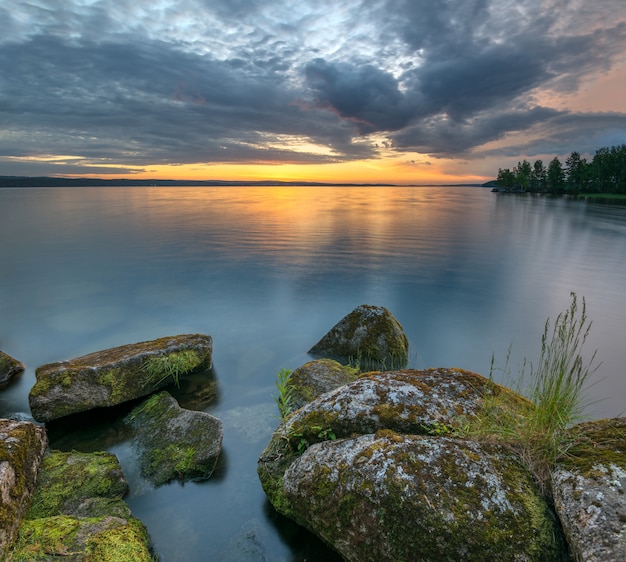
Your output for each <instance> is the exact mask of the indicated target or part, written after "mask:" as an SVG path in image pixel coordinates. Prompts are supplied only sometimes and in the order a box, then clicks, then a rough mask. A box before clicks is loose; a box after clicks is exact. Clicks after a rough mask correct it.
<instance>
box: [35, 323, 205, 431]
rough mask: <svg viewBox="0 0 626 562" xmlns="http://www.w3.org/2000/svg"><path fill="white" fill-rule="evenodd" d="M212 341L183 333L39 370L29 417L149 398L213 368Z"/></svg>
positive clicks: (51, 417) (52, 416) (45, 417)
mask: <svg viewBox="0 0 626 562" xmlns="http://www.w3.org/2000/svg"><path fill="white" fill-rule="evenodd" d="M212 349H213V341H212V339H211V337H210V336H206V335H202V334H183V335H179V336H172V337H165V338H159V339H157V340H151V341H147V342H141V343H135V344H129V345H123V346H120V347H114V348H110V349H106V350H103V351H98V352H95V353H91V354H89V355H84V356H82V357H77V358H75V359H70V360H69V361H62V362H59V363H50V364H47V365H42V366H41V367H39V368H37V370H36V376H37V381H36V383H35V385H34V386H33V388H32V389H31V391H30V395H29V403H30V408H31V411H32V414H33V417H34V418H35V419H36V420H38V421H43V422H47V421H51V420H54V419H58V418H61V417H64V416H68V415H70V414H75V413H78V412H85V411H87V410H91V409H94V408H103V407H108V406H115V405H117V404H121V403H122V402H126V401H128V400H133V399H135V398H140V397H142V396H146V395H148V394H151V393H153V392H154V391H155V390H158V389H159V388H161V387H163V386H166V385H168V384H172V383H178V380H179V378H180V377H184V376H186V375H188V374H190V373H193V372H195V371H198V370H200V369H209V368H210V367H211V364H212Z"/></svg>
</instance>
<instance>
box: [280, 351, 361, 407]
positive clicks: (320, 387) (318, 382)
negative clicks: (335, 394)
mask: <svg viewBox="0 0 626 562" xmlns="http://www.w3.org/2000/svg"><path fill="white" fill-rule="evenodd" d="M358 374H359V370H358V369H355V368H353V367H349V366H346V365H342V364H341V363H338V362H337V361H334V360H332V359H316V360H315V361H309V362H308V363H305V364H304V365H302V366H301V367H298V368H297V369H295V370H294V371H293V373H291V376H290V377H289V384H290V385H291V388H292V393H291V402H290V406H291V408H292V409H293V410H297V409H298V408H301V407H302V406H304V405H305V404H308V403H309V402H312V401H313V400H315V399H316V398H317V397H318V396H321V395H322V394H324V393H326V392H329V391H331V390H333V389H335V388H337V387H340V386H343V385H344V384H348V383H349V382H352V381H354V380H356V378H357V375H358Z"/></svg>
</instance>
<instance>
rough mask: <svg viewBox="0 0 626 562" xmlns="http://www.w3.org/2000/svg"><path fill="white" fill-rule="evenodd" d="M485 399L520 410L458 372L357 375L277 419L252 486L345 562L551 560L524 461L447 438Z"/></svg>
mask: <svg viewBox="0 0 626 562" xmlns="http://www.w3.org/2000/svg"><path fill="white" fill-rule="evenodd" d="M486 394H490V395H497V396H500V397H502V403H503V404H504V403H510V404H511V408H515V407H516V405H518V404H520V403H521V402H525V401H524V400H523V399H522V398H521V397H519V396H518V395H516V394H514V393H512V392H511V391H509V390H507V389H505V388H504V387H501V386H499V385H496V384H494V383H493V382H491V381H489V380H488V379H485V378H484V377H481V376H480V375H478V374H476V373H471V372H468V371H462V370H459V369H429V370H424V371H415V370H401V371H393V372H386V373H367V374H365V375H362V376H361V377H359V378H358V379H357V380H356V381H354V382H351V383H348V384H346V385H344V386H341V387H339V388H337V389H335V390H332V391H330V392H327V393H325V394H323V395H321V396H319V397H318V398H317V399H315V400H313V401H312V402H310V403H308V404H306V405H305V406H304V407H302V408H300V409H299V410H298V411H296V412H294V413H293V414H292V415H291V416H289V417H288V418H286V419H285V420H284V421H283V423H281V425H280V426H279V427H278V429H277V430H276V431H275V433H274V435H273V436H272V439H271V440H270V443H269V444H268V446H267V447H266V449H265V450H264V451H263V452H262V454H261V456H260V458H259V462H258V468H257V472H258V475H259V478H260V481H261V485H262V486H263V489H264V491H265V493H266V495H267V497H268V499H269V501H270V503H271V504H272V505H273V506H274V507H275V509H276V510H277V511H278V512H279V513H282V514H283V515H286V516H287V517H290V518H292V519H293V520H294V521H296V522H297V523H299V524H300V525H302V526H304V527H306V528H308V529H309V530H311V531H312V532H313V533H315V534H317V535H318V536H320V537H321V538H322V539H324V540H325V541H326V542H328V543H329V544H330V545H331V546H333V548H335V549H336V550H337V551H338V552H339V553H340V554H341V555H342V556H343V557H344V558H345V559H346V560H355V561H357V560H358V561H369V560H376V561H384V560H389V561H391V560H393V561H397V560H480V561H483V560H495V559H502V560H520V561H531V560H560V556H561V553H560V550H559V548H560V544H559V541H558V537H559V536H560V535H559V532H558V529H557V525H556V520H555V517H554V516H553V514H552V512H551V511H550V509H549V507H548V505H547V503H546V501H545V500H544V498H543V497H542V495H541V493H540V491H539V490H538V488H537V487H536V485H535V481H534V478H533V476H532V474H531V473H530V471H529V470H528V468H527V467H526V466H525V465H524V464H523V462H522V461H521V460H520V459H519V458H518V457H517V456H516V455H514V454H513V453H512V452H511V451H510V450H509V449H508V448H506V447H504V446H501V445H496V444H493V443H483V442H478V441H473V440H470V439H462V438H459V437H457V434H460V435H462V431H461V426H460V425H459V424H461V423H465V421H466V420H467V419H468V418H470V417H471V416H472V415H473V414H475V413H476V412H478V411H479V409H480V408H481V406H482V403H483V397H484V396H485V395H486Z"/></svg>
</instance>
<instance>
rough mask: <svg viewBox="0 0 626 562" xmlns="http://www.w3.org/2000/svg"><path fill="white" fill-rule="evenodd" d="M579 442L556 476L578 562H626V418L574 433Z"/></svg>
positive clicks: (590, 424)
mask: <svg viewBox="0 0 626 562" xmlns="http://www.w3.org/2000/svg"><path fill="white" fill-rule="evenodd" d="M572 433H573V434H574V435H575V436H576V441H577V443H576V444H575V445H574V447H572V449H570V450H569V451H568V455H567V457H566V458H565V459H564V460H563V461H562V462H561V463H560V464H559V465H557V467H556V469H555V470H554V471H553V474H552V488H553V496H554V503H555V507H556V510H557V513H558V515H559V518H560V519H561V523H562V525H563V529H564V530H565V533H566V535H567V537H568V542H569V544H570V548H571V551H572V554H573V555H574V558H575V560H577V561H578V562H583V561H584V562H605V561H607V560H626V418H617V419H607V420H600V421H594V422H587V423H584V424H580V425H578V426H576V427H574V428H572Z"/></svg>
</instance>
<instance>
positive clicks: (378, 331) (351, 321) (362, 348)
mask: <svg viewBox="0 0 626 562" xmlns="http://www.w3.org/2000/svg"><path fill="white" fill-rule="evenodd" d="M309 353H310V354H312V355H314V356H317V357H328V358H331V359H336V360H338V361H341V362H343V363H347V362H355V363H357V364H359V366H360V367H361V368H362V369H363V368H365V369H369V368H378V369H380V368H383V369H384V368H392V369H395V368H400V367H404V366H405V365H406V364H407V362H408V357H409V340H408V339H407V337H406V335H405V334H404V331H403V329H402V326H401V325H400V323H399V322H398V321H397V320H396V319H395V318H394V317H393V315H392V314H391V312H389V311H388V310H387V309H386V308H384V307H382V306H370V305H365V304H364V305H361V306H358V307H356V308H355V309H354V310H353V311H352V312H351V313H350V314H348V315H347V316H345V317H344V318H342V319H341V320H340V321H339V322H338V323H337V324H335V326H334V327H333V328H331V330H330V331H329V332H328V333H327V334H326V335H325V336H324V337H323V338H322V339H321V340H320V341H318V342H317V343H316V344H315V345H314V346H313V347H312V348H311V349H310V350H309Z"/></svg>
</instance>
